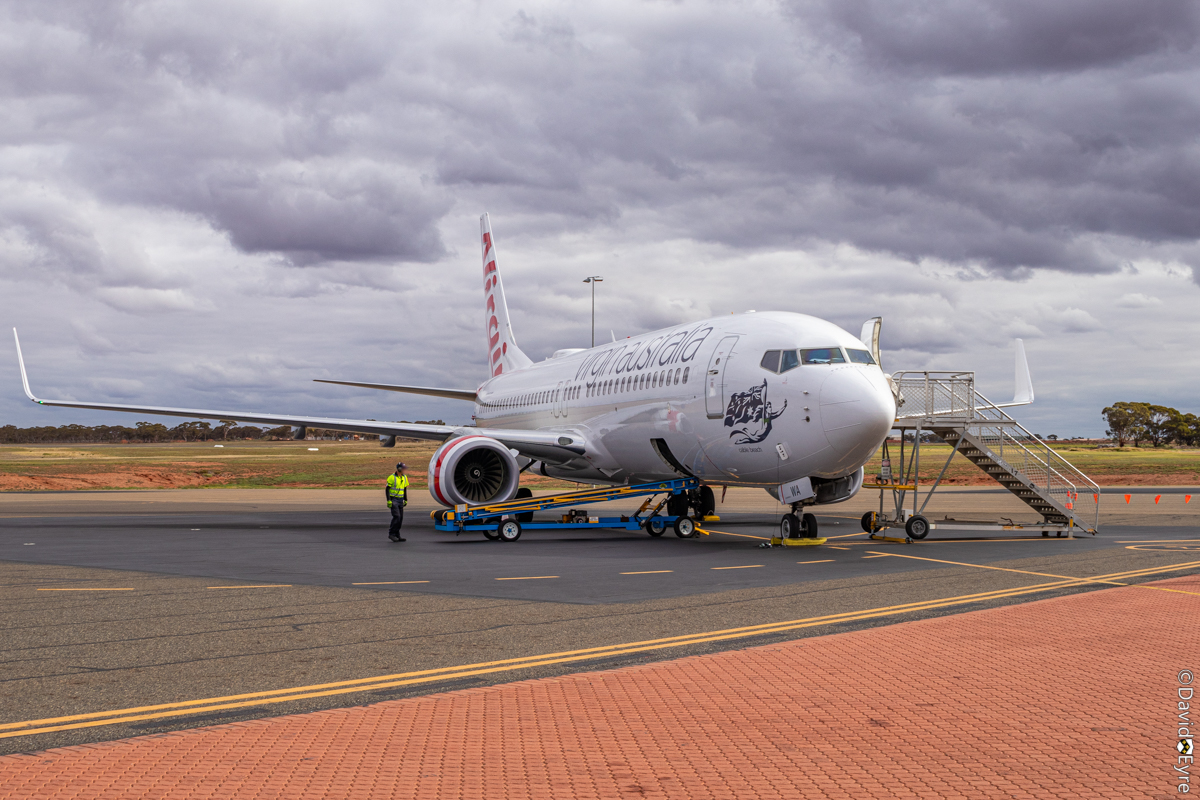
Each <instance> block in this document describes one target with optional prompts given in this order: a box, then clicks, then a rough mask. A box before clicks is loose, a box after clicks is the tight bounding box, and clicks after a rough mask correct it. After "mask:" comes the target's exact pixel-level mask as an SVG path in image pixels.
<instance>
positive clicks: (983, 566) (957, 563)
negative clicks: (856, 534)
mask: <svg viewBox="0 0 1200 800" xmlns="http://www.w3.org/2000/svg"><path fill="white" fill-rule="evenodd" d="M867 552H869V553H873V554H874V555H875V556H876V557H878V556H891V557H892V558H911V559H912V560H913V561H932V562H933V563H935V564H950V565H951V566H955V567H976V568H977V569H994V570H997V571H998V572H1019V573H1020V574H1022V575H1036V576H1037V577H1039V578H1059V579H1065V580H1086V579H1085V578H1073V577H1071V576H1070V575H1053V574H1051V573H1049V572H1030V571H1029V570H1026V569H1009V568H1008V567H992V566H988V565H987V564H968V563H967V562H965V561H946V560H945V559H941V558H925V557H923V556H907V555H904V554H903V553H874V551H871V550H868V551H867Z"/></svg>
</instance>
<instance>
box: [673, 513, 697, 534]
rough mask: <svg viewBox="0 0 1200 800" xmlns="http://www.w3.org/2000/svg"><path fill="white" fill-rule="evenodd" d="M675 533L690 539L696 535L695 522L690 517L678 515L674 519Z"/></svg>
mask: <svg viewBox="0 0 1200 800" xmlns="http://www.w3.org/2000/svg"><path fill="white" fill-rule="evenodd" d="M674 527H675V535H676V536H678V537H679V538H680V539H691V538H692V537H693V536H695V535H696V523H695V522H692V518H691V517H680V518H679V519H677V520H675V526H674Z"/></svg>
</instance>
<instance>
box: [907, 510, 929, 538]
mask: <svg viewBox="0 0 1200 800" xmlns="http://www.w3.org/2000/svg"><path fill="white" fill-rule="evenodd" d="M904 532H905V533H907V534H908V536H909V538H911V539H924V538H925V537H926V536H928V535H929V520H927V519H925V518H924V517H922V516H921V515H920V514H916V515H914V516H911V517H909V518H908V522H906V523H904Z"/></svg>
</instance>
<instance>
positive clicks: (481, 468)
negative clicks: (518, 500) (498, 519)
mask: <svg viewBox="0 0 1200 800" xmlns="http://www.w3.org/2000/svg"><path fill="white" fill-rule="evenodd" d="M520 478H521V468H520V466H518V464H517V459H516V456H514V455H513V454H512V451H510V450H509V449H508V448H507V447H505V446H504V445H503V444H501V443H500V442H498V441H496V440H495V439H490V438H488V437H487V436H462V437H459V438H457V439H451V440H450V441H448V442H446V443H445V444H443V445H442V446H441V447H439V448H438V449H437V452H435V453H434V454H433V458H432V459H430V461H429V492H430V494H432V495H433V499H434V500H437V501H438V502H439V503H441V504H442V505H444V506H454V505H457V504H459V503H468V504H470V505H473V506H474V505H481V504H483V503H503V502H504V501H505V500H511V499H512V498H513V497H514V496H515V495H516V493H517V484H518V483H520Z"/></svg>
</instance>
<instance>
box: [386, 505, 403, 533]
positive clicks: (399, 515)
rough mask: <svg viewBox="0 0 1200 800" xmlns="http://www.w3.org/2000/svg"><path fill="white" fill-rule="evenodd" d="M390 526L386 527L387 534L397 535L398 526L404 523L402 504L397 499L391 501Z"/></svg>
mask: <svg viewBox="0 0 1200 800" xmlns="http://www.w3.org/2000/svg"><path fill="white" fill-rule="evenodd" d="M391 511H392V527H390V528H388V536H399V535H400V526H401V525H403V524H404V504H403V503H401V502H400V501H399V500H396V501H393V502H392V508H391Z"/></svg>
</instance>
